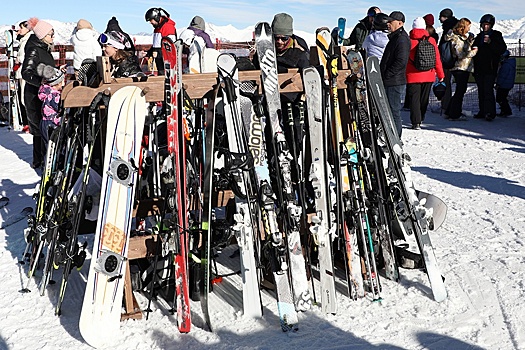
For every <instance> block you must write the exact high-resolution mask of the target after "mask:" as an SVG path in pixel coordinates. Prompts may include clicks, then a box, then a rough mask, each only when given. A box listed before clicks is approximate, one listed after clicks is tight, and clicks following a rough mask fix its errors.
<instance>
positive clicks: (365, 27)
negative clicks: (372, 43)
mask: <svg viewBox="0 0 525 350" xmlns="http://www.w3.org/2000/svg"><path fill="white" fill-rule="evenodd" d="M371 29H372V24H371V23H370V21H369V20H368V17H365V18H363V19H362V20H360V21H359V22H357V24H356V26H355V27H354V30H352V33H350V37H349V38H348V39H344V40H343V45H354V44H355V49H356V50H361V48H362V47H363V42H364V41H365V39H366V36H367V35H368V33H370V30H371Z"/></svg>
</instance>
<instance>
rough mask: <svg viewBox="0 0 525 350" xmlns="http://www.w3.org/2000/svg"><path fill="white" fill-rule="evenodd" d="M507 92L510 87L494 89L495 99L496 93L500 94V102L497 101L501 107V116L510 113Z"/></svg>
mask: <svg viewBox="0 0 525 350" xmlns="http://www.w3.org/2000/svg"><path fill="white" fill-rule="evenodd" d="M509 92H510V89H503V88H498V89H497V90H496V99H497V98H498V94H499V95H500V102H498V103H499V105H500V107H501V115H503V116H508V115H512V108H510V104H509V99H508V98H509Z"/></svg>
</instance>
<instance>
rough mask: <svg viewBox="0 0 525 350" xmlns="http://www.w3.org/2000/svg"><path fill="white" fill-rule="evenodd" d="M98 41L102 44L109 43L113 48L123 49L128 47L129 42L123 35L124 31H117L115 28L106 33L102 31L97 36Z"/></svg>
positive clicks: (129, 46) (129, 45)
mask: <svg viewBox="0 0 525 350" xmlns="http://www.w3.org/2000/svg"><path fill="white" fill-rule="evenodd" d="M98 41H99V42H100V43H101V44H102V45H111V46H113V47H114V48H115V49H119V50H124V49H128V50H129V49H130V48H131V43H130V42H129V40H128V38H127V37H126V36H125V35H124V33H121V32H117V31H115V30H112V31H110V32H108V33H102V34H100V36H99V37H98Z"/></svg>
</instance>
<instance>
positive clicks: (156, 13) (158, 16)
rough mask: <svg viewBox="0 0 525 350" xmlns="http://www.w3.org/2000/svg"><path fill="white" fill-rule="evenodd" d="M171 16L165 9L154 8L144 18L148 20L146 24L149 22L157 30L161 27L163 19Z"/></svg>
mask: <svg viewBox="0 0 525 350" xmlns="http://www.w3.org/2000/svg"><path fill="white" fill-rule="evenodd" d="M169 16H170V15H169V13H167V12H166V11H165V10H164V9H163V8H160V7H153V8H150V9H149V10H148V11H146V14H145V15H144V18H145V19H146V22H149V23H150V24H151V25H152V26H153V27H154V28H157V27H158V26H159V25H160V23H161V21H162V18H163V17H169Z"/></svg>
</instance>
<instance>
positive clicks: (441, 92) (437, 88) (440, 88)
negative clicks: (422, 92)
mask: <svg viewBox="0 0 525 350" xmlns="http://www.w3.org/2000/svg"><path fill="white" fill-rule="evenodd" d="M446 90H447V86H446V85H445V83H444V82H442V81H441V82H438V83H435V84H434V85H433V86H432V92H434V96H436V98H437V100H438V101H441V99H442V98H443V97H444V96H445V91H446Z"/></svg>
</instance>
